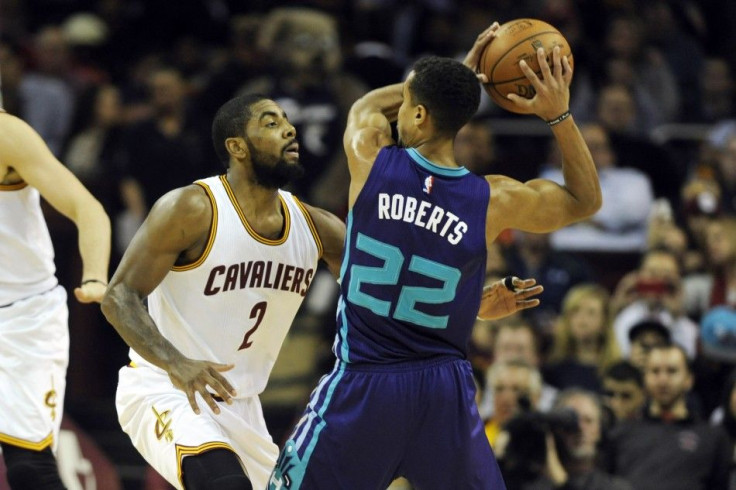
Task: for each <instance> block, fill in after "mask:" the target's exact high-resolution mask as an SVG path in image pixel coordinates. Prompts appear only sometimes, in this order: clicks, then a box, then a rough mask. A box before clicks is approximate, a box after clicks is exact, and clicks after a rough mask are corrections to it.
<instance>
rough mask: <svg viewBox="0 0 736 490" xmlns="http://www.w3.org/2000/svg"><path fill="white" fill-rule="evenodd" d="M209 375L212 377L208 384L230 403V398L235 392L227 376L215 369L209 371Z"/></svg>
mask: <svg viewBox="0 0 736 490" xmlns="http://www.w3.org/2000/svg"><path fill="white" fill-rule="evenodd" d="M210 376H211V377H212V382H211V383H210V386H211V387H212V388H213V389H214V390H215V391H216V392H217V394H218V395H220V396H221V397H222V399H223V400H225V401H226V402H228V403H230V399H231V398H232V397H233V396H235V394H236V393H235V388H233V385H231V384H230V382H229V381H228V380H227V378H225V377H224V376H223V375H221V374H220V373H218V372H217V371H214V370H213V371H212V372H211V373H210Z"/></svg>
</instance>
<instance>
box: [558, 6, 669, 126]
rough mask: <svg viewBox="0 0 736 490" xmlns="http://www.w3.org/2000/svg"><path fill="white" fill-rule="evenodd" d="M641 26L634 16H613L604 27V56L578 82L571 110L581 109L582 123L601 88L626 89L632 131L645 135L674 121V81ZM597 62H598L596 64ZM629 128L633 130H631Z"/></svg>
mask: <svg viewBox="0 0 736 490" xmlns="http://www.w3.org/2000/svg"><path fill="white" fill-rule="evenodd" d="M645 33H646V31H645V26H644V24H643V23H642V21H641V19H640V18H639V15H638V14H617V15H615V16H614V17H613V18H611V19H610V21H609V22H608V24H607V26H606V32H605V38H604V48H605V52H606V54H607V55H606V56H601V57H593V59H592V60H591V62H590V65H591V67H590V71H591V73H590V75H588V73H584V75H587V76H584V77H583V78H582V79H580V80H579V81H580V82H581V86H580V87H579V88H578V89H577V92H576V94H577V97H576V98H575V101H574V104H573V107H574V109H575V110H576V114H577V110H578V109H580V110H582V112H583V114H584V115H585V116H586V117H585V118H586V120H588V121H590V120H592V119H593V118H594V114H591V113H590V109H589V108H592V107H594V106H595V103H594V100H595V98H596V97H597V96H598V95H599V90H600V88H601V87H603V86H605V85H607V84H623V85H625V86H627V87H628V88H629V89H630V90H631V93H632V94H633V96H634V100H635V101H636V108H637V110H636V113H637V117H636V132H637V133H638V134H641V135H643V134H646V133H647V132H648V131H649V130H651V129H652V128H654V127H655V126H656V125H658V124H661V123H662V122H672V121H676V120H677V119H678V117H679V111H680V92H679V87H678V86H677V80H676V79H675V77H674V74H673V73H672V70H671V69H670V67H669V65H668V64H667V61H666V60H665V59H664V57H663V56H662V53H661V52H660V51H659V50H658V49H656V48H655V47H654V46H652V45H651V44H649V43H648V42H647V40H646V37H645ZM598 60H600V61H598ZM632 129H633V128H632Z"/></svg>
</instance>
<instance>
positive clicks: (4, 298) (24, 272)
mask: <svg viewBox="0 0 736 490" xmlns="http://www.w3.org/2000/svg"><path fill="white" fill-rule="evenodd" d="M55 272H56V267H55V266H54V248H53V245H52V244H51V237H50V236H49V230H48V227H47V226H46V221H45V220H44V217H43V213H42V212H41V202H40V194H39V192H38V190H36V189H35V188H33V187H31V186H29V185H28V184H26V183H24V182H21V183H19V184H12V185H0V306H5V305H8V304H10V303H13V302H15V301H18V300H20V299H23V298H28V297H30V296H33V295H36V294H39V293H43V292H45V291H48V290H50V289H51V288H53V287H54V286H56V284H57V280H56V277H55V276H54V273H55Z"/></svg>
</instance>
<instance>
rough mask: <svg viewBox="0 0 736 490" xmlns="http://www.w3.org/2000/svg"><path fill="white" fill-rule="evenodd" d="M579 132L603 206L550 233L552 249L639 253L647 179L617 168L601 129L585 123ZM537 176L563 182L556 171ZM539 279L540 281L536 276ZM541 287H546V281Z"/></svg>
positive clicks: (649, 187)
mask: <svg viewBox="0 0 736 490" xmlns="http://www.w3.org/2000/svg"><path fill="white" fill-rule="evenodd" d="M580 131H581V133H582V134H583V138H585V142H586V143H587V144H588V148H589V149H590V152H591V154H592V156H593V161H595V165H596V169H597V170H598V177H599V179H600V183H601V192H602V194H603V205H602V206H601V209H600V211H598V212H597V213H596V214H595V215H594V216H592V217H591V218H590V219H588V220H586V221H584V222H581V223H576V224H573V225H570V226H567V227H565V228H563V229H561V230H558V231H555V232H554V233H552V237H551V242H552V247H553V248H555V249H557V250H570V251H573V250H574V251H596V252H638V251H641V250H643V249H644V247H645V245H646V232H647V218H648V216H649V211H650V208H651V207H652V203H653V201H654V197H653V194H652V184H651V182H650V180H649V178H648V177H647V175H646V174H644V173H643V172H641V171H640V170H637V169H634V168H626V167H623V166H620V165H619V163H618V161H617V156H616V154H615V153H614V152H613V151H612V149H611V146H610V141H609V137H608V133H607V131H606V129H605V128H604V127H603V126H601V125H600V124H586V125H583V126H582V127H581V128H580ZM622 163H624V162H622ZM541 177H542V178H547V179H551V180H554V181H555V182H558V183H562V182H563V181H564V180H563V176H562V171H561V170H560V169H554V170H547V171H545V172H543V173H542V174H541ZM535 277H539V276H535ZM540 280H543V279H542V278H541V277H540ZM544 284H545V287H548V284H547V283H546V282H545V283H544Z"/></svg>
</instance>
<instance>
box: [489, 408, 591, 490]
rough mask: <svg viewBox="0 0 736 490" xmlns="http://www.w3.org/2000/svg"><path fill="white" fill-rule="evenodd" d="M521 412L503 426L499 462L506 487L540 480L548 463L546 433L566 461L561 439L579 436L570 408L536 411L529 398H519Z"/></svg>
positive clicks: (578, 426) (574, 416) (519, 486)
mask: <svg viewBox="0 0 736 490" xmlns="http://www.w3.org/2000/svg"><path fill="white" fill-rule="evenodd" d="M519 405H520V407H521V411H520V412H519V414H518V415H516V416H515V417H514V418H512V419H511V420H509V421H508V422H507V423H506V425H505V426H504V430H505V432H506V433H507V434H508V443H507V444H506V447H505V449H504V451H503V458H501V460H500V461H499V464H501V466H502V470H503V473H504V479H505V480H506V485H507V487H508V488H509V489H510V490H511V489H515V488H523V486H524V485H525V484H529V483H531V482H533V481H535V480H536V479H538V478H540V477H541V476H542V475H543V473H544V470H545V466H546V462H547V434H551V435H552V437H553V439H554V441H555V446H556V448H557V451H558V454H559V456H560V459H563V458H566V456H567V454H566V446H565V444H563V442H562V441H563V438H565V437H575V436H579V435H580V425H579V423H578V414H577V413H576V412H575V411H574V410H573V409H571V408H560V409H553V410H551V411H549V412H544V413H543V412H538V411H535V410H531V409H530V403H529V400H528V399H525V398H524V397H522V398H521V399H519Z"/></svg>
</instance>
